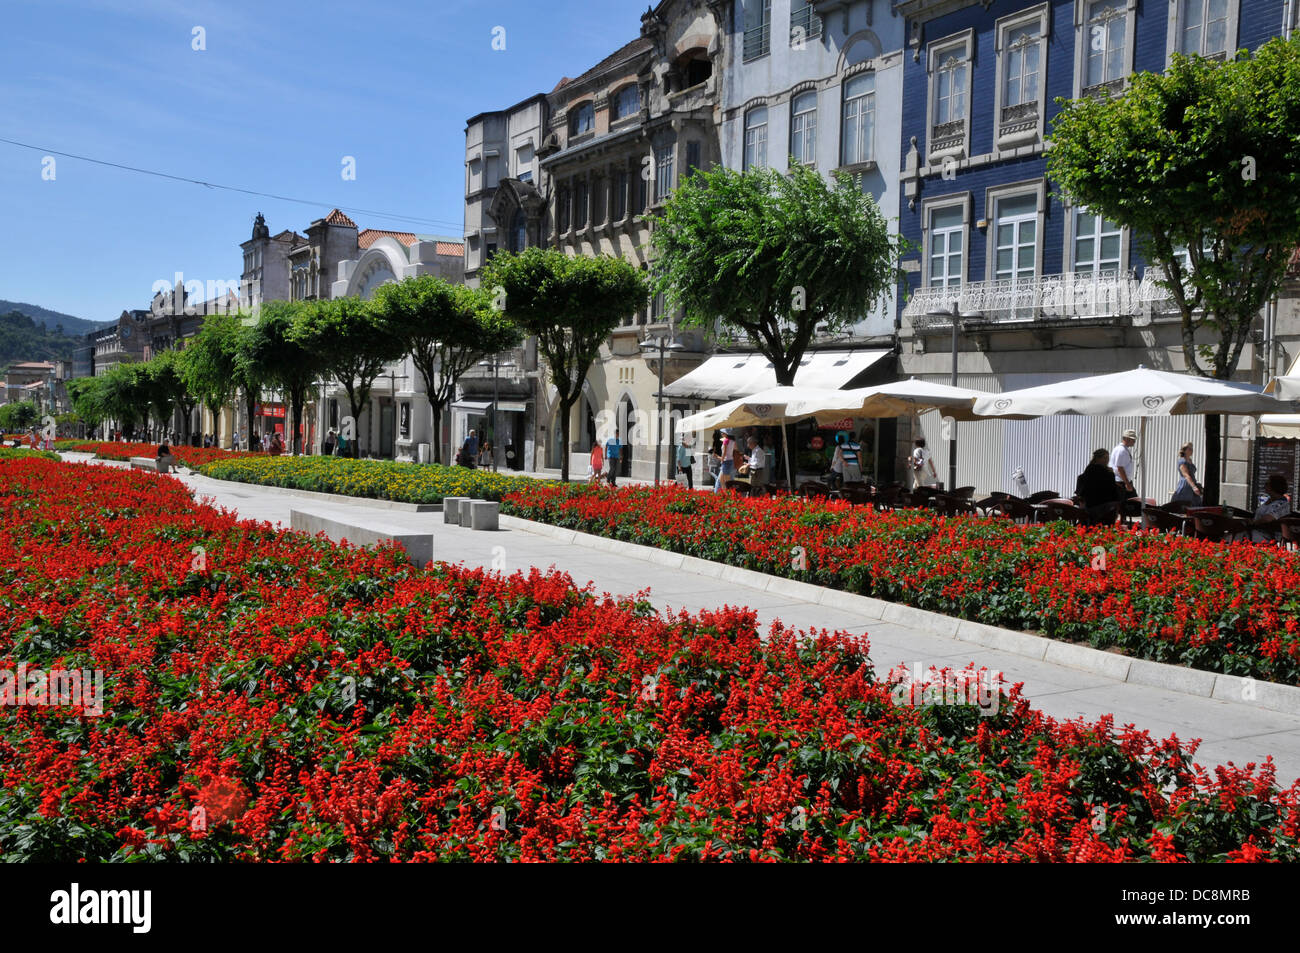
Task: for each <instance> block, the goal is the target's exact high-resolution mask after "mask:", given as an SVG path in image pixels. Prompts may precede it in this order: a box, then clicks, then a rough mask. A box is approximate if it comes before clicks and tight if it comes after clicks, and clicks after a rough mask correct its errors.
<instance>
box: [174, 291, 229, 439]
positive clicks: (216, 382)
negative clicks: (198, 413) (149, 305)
mask: <svg viewBox="0 0 1300 953" xmlns="http://www.w3.org/2000/svg"><path fill="white" fill-rule="evenodd" d="M239 328H240V324H239V320H238V318H237V317H236V316H235V315H233V314H210V315H207V316H206V317H205V318H204V319H203V326H202V327H201V328H200V329H199V333H198V334H197V335H196V336H195V337H194V338H193V339H192V340H190V341H189V342H187V344H186V346H185V350H183V351H181V353H180V358H179V360H178V362H177V371H178V373H179V374H180V376H181V380H182V381H183V382H184V384H185V387H186V388H187V389H188V390H189V392H190V393H191V394H192V395H194V397H195V398H196V399H198V400H199V401H200V402H201V403H202V404H203V405H204V406H205V407H207V408H208V412H209V413H210V414H212V419H213V420H214V421H216V420H218V419H219V415H220V413H221V408H222V407H223V406H225V404H226V403H227V402H228V401H229V400H230V399H231V398H232V397H233V396H234V393H235V389H236V387H237V386H238V378H239V368H238V363H237V351H236V339H237V337H238V335H239ZM216 426H217V425H216V424H214V428H215V427H216ZM217 436H220V435H219V434H218V435H217Z"/></svg>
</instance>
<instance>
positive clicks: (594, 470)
mask: <svg viewBox="0 0 1300 953" xmlns="http://www.w3.org/2000/svg"><path fill="white" fill-rule="evenodd" d="M604 469H605V451H604V450H602V449H601V446H600V444H599V443H593V444H592V445H591V459H590V460H589V461H588V463H587V484H588V485H589V486H595V485H596V484H597V483H598V482H600V478H601V476H603V473H602V472H601V471H603V470H604Z"/></svg>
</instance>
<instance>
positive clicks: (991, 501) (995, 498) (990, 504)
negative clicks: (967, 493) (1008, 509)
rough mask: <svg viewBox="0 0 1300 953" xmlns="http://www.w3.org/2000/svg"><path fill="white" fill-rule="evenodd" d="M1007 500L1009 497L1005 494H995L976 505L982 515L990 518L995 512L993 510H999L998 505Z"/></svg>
mask: <svg viewBox="0 0 1300 953" xmlns="http://www.w3.org/2000/svg"><path fill="white" fill-rule="evenodd" d="M1006 498H1007V495H1006V494H1005V493H994V494H992V495H991V496H986V497H985V498H984V499H982V500H980V501H979V502H978V503H976V504H975V509H976V510H978V511H979V512H980V514H981V515H983V516H988V515H989V514H990V513H992V512H993V510H995V509H997V505H998V503H1000V502H1002V501H1003V500H1005V499H1006Z"/></svg>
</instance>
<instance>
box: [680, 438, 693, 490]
mask: <svg viewBox="0 0 1300 953" xmlns="http://www.w3.org/2000/svg"><path fill="white" fill-rule="evenodd" d="M688 439H689V438H688V437H687V436H686V434H682V440H681V443H679V444H678V445H677V473H678V474H679V475H684V476H685V478H686V489H688V490H693V489H695V477H694V475H693V474H692V473H691V471H692V469H694V467H695V454H693V453H692V452H691V447H690V444H689V443H688V442H687V440H688Z"/></svg>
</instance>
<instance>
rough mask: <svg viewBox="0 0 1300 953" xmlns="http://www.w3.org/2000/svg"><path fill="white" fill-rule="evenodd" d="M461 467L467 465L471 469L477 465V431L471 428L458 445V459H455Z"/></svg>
mask: <svg viewBox="0 0 1300 953" xmlns="http://www.w3.org/2000/svg"><path fill="white" fill-rule="evenodd" d="M457 462H458V463H460V465H461V466H463V467H469V469H471V470H473V469H475V468H476V467H477V466H478V432H477V431H474V430H471V431H470V432H469V436H468V437H466V438H465V442H464V443H463V444H461V447H460V459H459V460H458V461H457Z"/></svg>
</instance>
